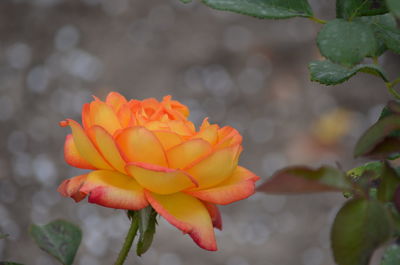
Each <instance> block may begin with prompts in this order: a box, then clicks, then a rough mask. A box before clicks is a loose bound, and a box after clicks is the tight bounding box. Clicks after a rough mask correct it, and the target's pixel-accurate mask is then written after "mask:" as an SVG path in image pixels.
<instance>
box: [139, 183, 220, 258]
mask: <svg viewBox="0 0 400 265" xmlns="http://www.w3.org/2000/svg"><path fill="white" fill-rule="evenodd" d="M145 194H146V198H147V200H148V201H149V202H150V204H151V206H152V207H153V208H154V210H156V211H157V212H158V213H159V214H160V215H161V216H162V217H164V218H165V219H166V220H167V221H168V222H169V223H170V224H172V225H174V226H175V227H177V228H178V229H180V230H182V231H183V232H184V233H189V235H190V236H191V237H192V239H193V241H194V242H196V243H197V244H198V245H199V246H200V247H201V248H204V249H206V250H212V251H214V250H217V244H216V242H215V235H214V229H213V225H212V221H211V217H210V214H209V213H208V210H207V208H206V207H205V206H204V204H203V203H202V202H201V201H199V200H197V199H196V198H193V197H192V196H189V195H187V194H184V193H175V194H171V195H158V194H154V193H151V192H149V191H145Z"/></svg>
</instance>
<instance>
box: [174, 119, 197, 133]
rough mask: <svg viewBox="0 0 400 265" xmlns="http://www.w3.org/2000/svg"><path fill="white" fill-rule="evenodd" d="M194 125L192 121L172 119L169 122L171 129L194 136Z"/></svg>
mask: <svg viewBox="0 0 400 265" xmlns="http://www.w3.org/2000/svg"><path fill="white" fill-rule="evenodd" d="M192 125H193V124H191V123H190V122H188V121H182V120H172V121H169V122H168V126H169V127H170V129H171V131H173V132H175V133H177V134H179V135H183V136H192V135H193V134H194V128H193V127H192Z"/></svg>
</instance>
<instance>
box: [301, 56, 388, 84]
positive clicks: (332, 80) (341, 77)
mask: <svg viewBox="0 0 400 265" xmlns="http://www.w3.org/2000/svg"><path fill="white" fill-rule="evenodd" d="M308 68H309V70H310V73H311V81H316V82H319V83H321V84H324V85H328V86H329V85H337V84H340V83H343V82H344V81H346V80H348V79H349V78H350V77H352V76H353V75H355V74H356V73H357V72H364V73H370V74H373V75H376V76H379V77H381V78H382V79H383V80H385V81H388V80H387V77H386V74H385V73H384V71H383V69H382V68H381V67H379V66H377V65H373V64H360V65H357V66H355V67H353V68H347V67H344V66H342V65H339V64H335V63H333V62H331V61H329V60H325V61H314V62H311V63H310V64H309V65H308Z"/></svg>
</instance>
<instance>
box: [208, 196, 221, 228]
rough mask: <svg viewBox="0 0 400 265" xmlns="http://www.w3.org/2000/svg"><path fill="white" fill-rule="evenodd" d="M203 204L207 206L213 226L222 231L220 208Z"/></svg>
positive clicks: (210, 204)
mask: <svg viewBox="0 0 400 265" xmlns="http://www.w3.org/2000/svg"><path fill="white" fill-rule="evenodd" d="M203 204H204V206H206V208H207V210H208V213H209V214H210V216H211V221H212V224H213V226H214V227H215V228H217V229H219V230H222V218H221V213H220V211H219V209H218V207H217V206H216V205H215V204H212V203H209V202H203Z"/></svg>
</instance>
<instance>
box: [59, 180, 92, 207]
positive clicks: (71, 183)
mask: <svg viewBox="0 0 400 265" xmlns="http://www.w3.org/2000/svg"><path fill="white" fill-rule="evenodd" d="M86 178H87V174H85V175H80V176H76V177H73V178H70V179H67V180H64V181H63V182H62V183H61V185H60V186H59V187H58V189H57V191H58V192H59V193H61V195H62V196H64V197H71V198H72V199H74V200H75V201H76V202H80V201H81V200H83V199H84V198H85V197H86V194H85V193H83V192H80V191H79V189H80V188H81V187H82V185H83V183H84V182H85V180H86Z"/></svg>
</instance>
